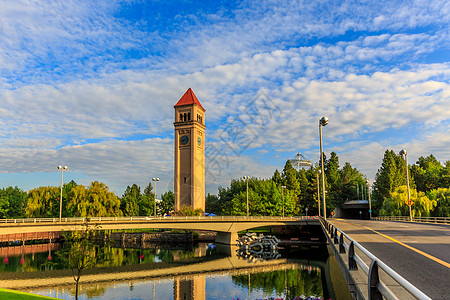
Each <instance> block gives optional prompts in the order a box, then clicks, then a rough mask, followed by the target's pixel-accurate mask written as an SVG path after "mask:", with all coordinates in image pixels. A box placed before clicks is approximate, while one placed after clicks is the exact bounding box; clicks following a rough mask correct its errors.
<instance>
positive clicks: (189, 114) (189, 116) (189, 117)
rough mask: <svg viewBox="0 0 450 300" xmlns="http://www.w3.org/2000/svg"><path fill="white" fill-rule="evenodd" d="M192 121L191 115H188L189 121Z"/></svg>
mask: <svg viewBox="0 0 450 300" xmlns="http://www.w3.org/2000/svg"><path fill="white" fill-rule="evenodd" d="M190 120H191V113H188V121H190Z"/></svg>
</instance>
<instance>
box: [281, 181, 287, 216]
mask: <svg viewBox="0 0 450 300" xmlns="http://www.w3.org/2000/svg"><path fill="white" fill-rule="evenodd" d="M285 188H286V186H285V185H282V186H281V198H283V218H284V189H285Z"/></svg>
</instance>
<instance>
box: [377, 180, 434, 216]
mask: <svg viewBox="0 0 450 300" xmlns="http://www.w3.org/2000/svg"><path fill="white" fill-rule="evenodd" d="M410 191H411V200H412V201H413V203H414V204H413V205H412V207H411V213H412V216H413V217H429V216H430V212H431V211H432V210H433V209H434V207H435V206H436V204H437V203H436V201H435V200H430V199H428V197H427V196H426V195H425V193H424V192H417V191H416V189H410ZM407 199H408V191H407V186H406V185H402V186H400V187H398V188H396V189H395V191H394V192H392V194H391V196H390V197H389V198H385V199H384V201H383V205H382V206H381V208H380V214H381V215H384V216H409V207H408V205H406V200H407Z"/></svg>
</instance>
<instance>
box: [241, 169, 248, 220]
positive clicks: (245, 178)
mask: <svg viewBox="0 0 450 300" xmlns="http://www.w3.org/2000/svg"><path fill="white" fill-rule="evenodd" d="M242 178H243V179H244V180H246V181H247V217H248V216H249V213H248V180H249V179H250V177H249V176H243V177H242Z"/></svg>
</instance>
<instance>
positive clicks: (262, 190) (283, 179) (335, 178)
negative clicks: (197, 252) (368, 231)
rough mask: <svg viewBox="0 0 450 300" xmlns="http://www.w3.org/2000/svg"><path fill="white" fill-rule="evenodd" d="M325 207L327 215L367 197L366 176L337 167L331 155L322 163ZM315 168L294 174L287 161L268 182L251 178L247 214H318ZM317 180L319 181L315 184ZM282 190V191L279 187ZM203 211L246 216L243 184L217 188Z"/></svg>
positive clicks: (207, 198)
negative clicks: (344, 205)
mask: <svg viewBox="0 0 450 300" xmlns="http://www.w3.org/2000/svg"><path fill="white" fill-rule="evenodd" d="M324 169H325V185H326V190H327V194H326V200H327V201H326V205H327V211H328V212H331V211H332V210H334V208H335V207H336V206H340V205H342V203H343V202H344V201H346V200H354V199H358V197H364V194H363V193H362V192H363V191H364V193H366V196H365V197H368V195H367V190H366V189H364V187H365V186H366V183H365V182H366V176H365V175H363V174H362V173H361V172H360V171H358V170H357V169H356V168H353V167H352V166H351V165H350V163H345V164H344V166H343V167H342V168H340V166H339V158H338V156H337V154H336V153H335V152H332V153H331V155H330V159H326V158H325V159H324ZM318 171H319V165H315V166H311V167H310V168H308V169H300V170H298V171H297V170H296V169H295V168H294V167H293V166H292V164H291V162H290V161H289V160H288V161H287V162H286V164H285V166H284V168H283V171H282V172H281V173H280V172H279V171H278V170H275V172H274V174H273V176H272V178H271V179H259V178H251V179H249V181H248V199H249V213H250V214H251V215H252V216H255V215H256V216H257V215H273V216H275V215H277V216H280V215H282V214H283V211H284V214H285V215H303V214H307V213H308V214H310V215H312V214H317V213H318V193H317V191H318V185H319V186H321V183H320V181H321V176H319V173H318ZM318 180H319V181H318ZM283 186H284V187H285V188H284V189H283V188H282V187H283ZM206 210H207V211H212V212H215V213H218V214H221V215H246V213H247V183H246V181H244V180H235V179H234V180H232V181H231V184H230V187H228V188H223V187H219V193H218V195H217V196H216V195H210V194H208V196H207V197H206Z"/></svg>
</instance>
